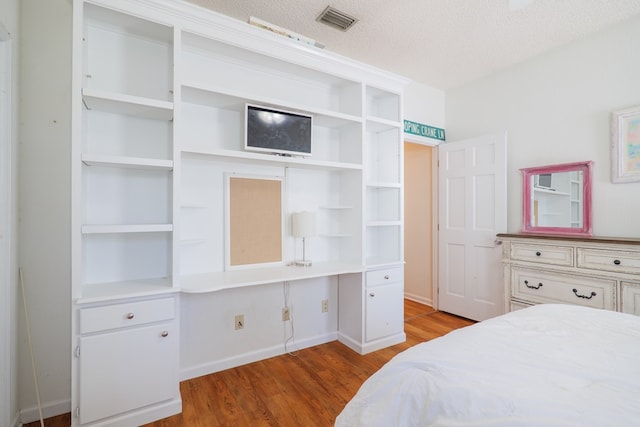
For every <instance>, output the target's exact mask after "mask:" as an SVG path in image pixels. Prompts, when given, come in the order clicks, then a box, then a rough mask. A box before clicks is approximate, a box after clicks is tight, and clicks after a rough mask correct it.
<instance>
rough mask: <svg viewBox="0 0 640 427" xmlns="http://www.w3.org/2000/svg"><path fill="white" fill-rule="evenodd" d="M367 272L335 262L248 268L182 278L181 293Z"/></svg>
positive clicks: (204, 291)
mask: <svg viewBox="0 0 640 427" xmlns="http://www.w3.org/2000/svg"><path fill="white" fill-rule="evenodd" d="M363 271H364V266H362V265H358V264H347V263H335V262H323V263H317V264H313V265H311V266H309V267H300V266H293V265H292V266H288V265H287V266H278V267H262V268H250V269H247V268H244V269H239V270H230V271H221V272H215V273H203V274H193V275H189V276H182V277H181V278H180V291H181V292H184V293H190V294H196V293H206V292H216V291H221V290H223V289H231V288H241V287H245V286H256V285H267V284H269V283H279V282H290V281H294V280H304V279H315V278H318V277H326V276H335V275H339V274H347V273H362V272H363Z"/></svg>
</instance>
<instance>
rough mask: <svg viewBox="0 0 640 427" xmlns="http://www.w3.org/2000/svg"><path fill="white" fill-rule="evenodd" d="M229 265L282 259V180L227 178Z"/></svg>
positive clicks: (279, 260)
mask: <svg viewBox="0 0 640 427" xmlns="http://www.w3.org/2000/svg"><path fill="white" fill-rule="evenodd" d="M229 246H230V248H229V253H230V257H229V265H230V266H239V265H247V264H264V263H272V262H281V261H282V181H281V180H279V179H260V178H243V177H230V178H229Z"/></svg>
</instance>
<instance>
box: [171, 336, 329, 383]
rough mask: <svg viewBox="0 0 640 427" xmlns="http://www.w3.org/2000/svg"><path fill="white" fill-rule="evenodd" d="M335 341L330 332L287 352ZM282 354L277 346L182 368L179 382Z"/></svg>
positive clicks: (302, 341)
mask: <svg viewBox="0 0 640 427" xmlns="http://www.w3.org/2000/svg"><path fill="white" fill-rule="evenodd" d="M337 339H338V334H337V333H336V332H331V333H328V334H323V335H317V336H315V337H311V338H306V339H303V340H296V341H295V346H293V345H292V344H289V346H288V351H290V352H294V351H296V350H298V349H300V350H301V349H303V348H307V347H313V346H316V345H320V344H326V343H328V342H331V341H335V340H337ZM283 354H285V351H284V345H283V344H278V345H274V346H271V347H267V348H263V349H260V350H256V351H251V352H247V353H243V354H239V355H237V356H233V357H228V358H225V359H220V360H213V361H211V362H206V363H202V364H200V365H195V366H189V367H183V368H181V369H180V381H185V380H190V379H192V378H197V377H201V376H203V375H209V374H213V373H214V372H220V371H224V370H225V369H229V368H235V367H237V366H242V365H246V364H248V363H253V362H257V361H260V360H264V359H268V358H270V357H275V356H281V355H283Z"/></svg>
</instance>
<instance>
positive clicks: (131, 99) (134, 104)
mask: <svg viewBox="0 0 640 427" xmlns="http://www.w3.org/2000/svg"><path fill="white" fill-rule="evenodd" d="M82 102H83V103H84V105H85V107H86V108H87V110H99V111H104V112H107V113H116V114H124V115H128V116H135V117H142V118H146V119H155V120H172V119H173V103H172V102H169V101H160V100H157V99H151V98H143V97H140V96H133V95H126V94H123V93H116V92H107V91H101V90H95V89H89V88H83V89H82Z"/></svg>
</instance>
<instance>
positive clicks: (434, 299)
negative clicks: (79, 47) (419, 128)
mask: <svg viewBox="0 0 640 427" xmlns="http://www.w3.org/2000/svg"><path fill="white" fill-rule="evenodd" d="M403 141H404V142H410V143H412V144H418V145H424V146H427V147H431V148H433V152H432V153H431V218H432V221H431V236H432V238H431V265H432V268H431V306H432V307H433V309H434V310H437V309H438V261H439V259H438V196H439V194H438V146H439V145H440V144H442V143H443V142H442V141H439V140H435V139H434V140H431V139H428V138H425V137H422V138H420V137H414V136H413V135H411V134H407V133H405V134H404V138H403ZM403 147H404V145H403ZM405 233H406V228H405Z"/></svg>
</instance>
